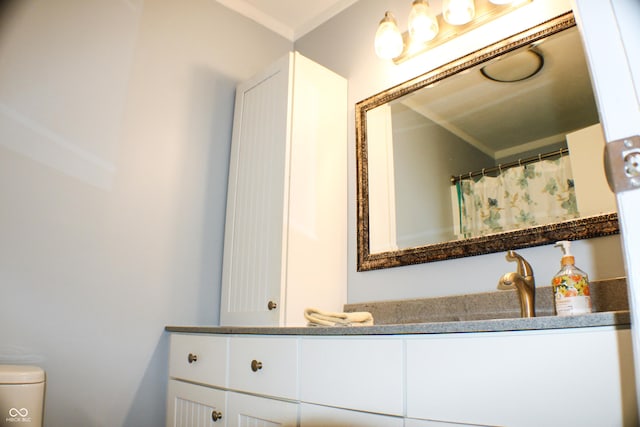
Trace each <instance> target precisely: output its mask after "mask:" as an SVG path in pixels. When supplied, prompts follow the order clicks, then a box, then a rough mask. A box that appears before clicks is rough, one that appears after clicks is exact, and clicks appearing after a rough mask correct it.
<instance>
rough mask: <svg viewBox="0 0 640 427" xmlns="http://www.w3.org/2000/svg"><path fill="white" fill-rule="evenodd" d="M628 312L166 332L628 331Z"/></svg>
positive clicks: (192, 328) (181, 328)
mask: <svg viewBox="0 0 640 427" xmlns="http://www.w3.org/2000/svg"><path fill="white" fill-rule="evenodd" d="M629 324H630V317H629V312H628V311H617V312H605V313H592V314H584V315H580V316H567V317H558V316H545V317H532V318H528V319H522V318H517V319H492V320H469V321H462V322H431V323H407V324H403V325H378V326H359V327H344V326H340V327H338V326H336V327H317V326H308V327H268V326H260V327H252V326H167V327H166V328H165V330H167V331H168V332H184V333H194V334H234V335H327V336H331V335H334V336H335V335H402V334H453V333H470V332H503V331H529V330H543V329H567V328H590V327H596V326H615V327H618V328H628V327H629Z"/></svg>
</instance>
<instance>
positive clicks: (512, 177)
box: [452, 156, 579, 238]
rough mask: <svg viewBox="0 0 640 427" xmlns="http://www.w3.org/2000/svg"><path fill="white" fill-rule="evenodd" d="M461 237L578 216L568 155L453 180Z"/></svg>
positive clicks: (458, 231) (458, 232)
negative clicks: (491, 173)
mask: <svg viewBox="0 0 640 427" xmlns="http://www.w3.org/2000/svg"><path fill="white" fill-rule="evenodd" d="M455 185H456V190H457V191H455V192H452V194H455V197H456V198H457V200H456V201H455V202H456V204H457V205H458V209H457V211H458V213H459V221H455V222H456V223H457V225H459V228H458V230H457V234H458V235H459V237H461V238H469V237H477V236H482V235H486V234H492V233H499V232H503V231H509V230H514V229H520V228H524V227H531V226H536V225H544V224H549V223H555V222H558V221H563V220H569V219H574V218H578V217H579V213H578V206H577V202H576V195H575V190H574V185H573V177H572V173H571V164H570V161H569V157H568V156H562V157H560V158H558V159H555V160H541V161H539V162H536V163H530V164H526V165H522V166H515V167H512V168H509V169H503V170H501V171H500V173H499V174H498V176H496V177H492V176H486V175H483V176H481V177H480V179H478V180H477V181H476V180H474V179H470V178H469V179H462V180H458V182H457V183H456V184H455Z"/></svg>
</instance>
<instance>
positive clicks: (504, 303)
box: [165, 278, 631, 336]
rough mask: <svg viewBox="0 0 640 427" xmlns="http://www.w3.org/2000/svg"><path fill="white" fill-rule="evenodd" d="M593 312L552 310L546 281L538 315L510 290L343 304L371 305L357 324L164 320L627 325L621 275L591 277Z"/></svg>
mask: <svg viewBox="0 0 640 427" xmlns="http://www.w3.org/2000/svg"><path fill="white" fill-rule="evenodd" d="M591 296H592V303H593V308H594V312H593V313H591V314H584V315H579V316H566V317H558V316H555V315H554V312H553V292H552V291H551V288H550V287H542V288H537V289H536V315H537V317H533V318H526V319H523V318H521V317H520V305H519V302H518V297H517V295H516V293H515V291H496V292H487V293H483V294H470V295H459V296H450V297H442V298H425V299H415V300H398V301H379V302H371V303H362V304H347V305H345V311H370V312H371V313H372V314H373V317H374V319H375V323H376V325H375V326H360V327H317V326H313V327H267V326H260V327H253V326H167V327H166V328H165V330H166V331H168V332H183V333H197V334H239V335H242V334H249V335H328V336H331V335H333V336H336V335H402V334H451V333H473V332H503V331H527V330H544V329H567V328H590V327H598V326H614V327H618V328H629V327H630V323H631V320H630V315H629V311H628V309H629V304H628V299H627V287H626V280H625V279H624V278H620V279H611V280H604V281H597V282H596V281H594V282H592V283H591Z"/></svg>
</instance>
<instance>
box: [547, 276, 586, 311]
mask: <svg viewBox="0 0 640 427" xmlns="http://www.w3.org/2000/svg"><path fill="white" fill-rule="evenodd" d="M552 285H553V294H554V297H555V303H556V313H557V314H558V316H571V315H574V314H585V313H591V296H590V295H591V293H590V290H589V282H588V281H587V278H586V277H584V276H581V275H569V274H566V275H561V276H556V277H554V278H553V282H552Z"/></svg>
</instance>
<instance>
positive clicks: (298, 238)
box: [220, 53, 348, 326]
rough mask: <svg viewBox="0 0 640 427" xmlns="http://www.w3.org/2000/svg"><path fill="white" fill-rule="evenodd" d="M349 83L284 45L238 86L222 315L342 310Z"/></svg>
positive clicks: (289, 315)
mask: <svg viewBox="0 0 640 427" xmlns="http://www.w3.org/2000/svg"><path fill="white" fill-rule="evenodd" d="M347 149H348V147H347V82H346V79H344V78H343V77H340V76H338V75H337V74H335V73H333V72H332V71H330V70H328V69H326V68H324V67H322V66H320V65H319V64H316V63H315V62H313V61H311V60H309V59H307V58H305V57H304V56H302V55H300V54H299V53H289V54H288V55H286V56H285V57H283V58H282V59H281V60H279V61H277V62H276V63H275V64H273V65H272V66H271V67H269V68H268V69H266V70H265V71H264V72H262V73H260V74H259V75H256V76H255V77H253V78H252V79H250V80H249V81H247V82H245V83H242V84H240V85H239V86H238V88H237V91H236V105H235V115H234V124H233V139H232V146H231V159H230V166H229V168H230V169H229V184H228V196H227V214H226V225H225V243H224V261H223V278H222V298H221V308H220V323H221V324H222V325H232V326H241V325H253V326H257V325H269V326H302V325H304V324H306V321H305V319H304V316H303V312H304V309H305V308H307V307H317V308H321V309H324V310H328V311H341V310H342V307H343V304H344V303H345V301H346V275H347V265H346V263H347V259H348V257H347V253H346V251H347V216H348V215H347Z"/></svg>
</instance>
